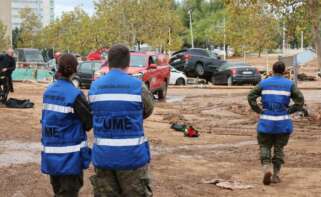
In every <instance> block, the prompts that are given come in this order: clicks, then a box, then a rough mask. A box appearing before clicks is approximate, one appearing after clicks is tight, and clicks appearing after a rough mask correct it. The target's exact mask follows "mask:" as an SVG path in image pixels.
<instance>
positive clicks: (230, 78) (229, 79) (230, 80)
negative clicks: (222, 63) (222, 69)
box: [227, 76, 233, 86]
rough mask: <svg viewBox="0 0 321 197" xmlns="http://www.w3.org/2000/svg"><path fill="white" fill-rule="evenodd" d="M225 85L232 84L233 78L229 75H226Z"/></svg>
mask: <svg viewBox="0 0 321 197" xmlns="http://www.w3.org/2000/svg"><path fill="white" fill-rule="evenodd" d="M227 85H228V86H232V85H233V78H232V77H231V76H229V77H228V79H227Z"/></svg>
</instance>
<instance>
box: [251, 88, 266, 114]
mask: <svg viewBox="0 0 321 197" xmlns="http://www.w3.org/2000/svg"><path fill="white" fill-rule="evenodd" d="M261 92H262V89H261V87H260V86H259V85H257V86H255V87H254V88H253V89H252V90H251V91H250V93H249V95H248V96H247V100H248V102H249V105H250V107H251V108H252V110H253V111H255V112H256V113H259V114H260V113H262V111H263V110H262V108H261V107H260V106H259V104H258V103H257V98H258V97H260V96H261Z"/></svg>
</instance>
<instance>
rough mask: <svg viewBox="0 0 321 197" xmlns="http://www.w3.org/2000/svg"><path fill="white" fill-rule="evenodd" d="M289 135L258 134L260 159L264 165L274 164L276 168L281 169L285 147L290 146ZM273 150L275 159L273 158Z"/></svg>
mask: <svg viewBox="0 0 321 197" xmlns="http://www.w3.org/2000/svg"><path fill="white" fill-rule="evenodd" d="M289 138H290V135H289V134H265V133H258V135H257V139H258V143H259V145H260V159H261V163H262V165H266V164H271V162H272V163H273V166H274V168H281V165H282V164H283V163H284V151H283V149H284V146H286V145H287V144H288V141H289ZM272 148H273V157H272Z"/></svg>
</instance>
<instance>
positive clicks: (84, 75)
mask: <svg viewBox="0 0 321 197" xmlns="http://www.w3.org/2000/svg"><path fill="white" fill-rule="evenodd" d="M102 64H103V61H84V62H80V63H79V65H78V69H77V73H76V75H75V76H74V77H73V78H72V83H73V84H74V85H75V87H85V88H89V87H90V85H91V82H92V81H93V80H94V79H95V72H96V71H98V70H99V69H100V68H101V65H102Z"/></svg>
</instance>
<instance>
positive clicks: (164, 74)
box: [95, 52, 170, 99]
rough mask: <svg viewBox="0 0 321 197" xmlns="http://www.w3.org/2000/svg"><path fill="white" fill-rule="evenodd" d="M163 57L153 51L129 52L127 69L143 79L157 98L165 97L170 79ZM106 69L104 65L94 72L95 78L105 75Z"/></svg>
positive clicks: (168, 69) (166, 63)
mask: <svg viewBox="0 0 321 197" xmlns="http://www.w3.org/2000/svg"><path fill="white" fill-rule="evenodd" d="M163 57H164V55H163V54H158V53H155V52H131V53H130V67H129V69H128V73H129V74H130V75H132V76H135V77H137V78H139V79H141V80H143V81H144V82H145V84H146V85H147V87H148V89H149V90H150V91H151V92H152V93H153V94H157V95H158V98H159V99H164V98H165V97H166V95H167V87H168V83H169V79H170V65H169V64H168V61H166V60H165V61H164V60H162V59H163ZM161 60H162V61H161ZM108 71H109V67H108V66H107V65H104V66H103V67H102V68H101V69H100V70H99V71H98V72H96V75H95V76H96V77H95V78H99V77H101V76H102V75H105V74H106V73H108Z"/></svg>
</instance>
